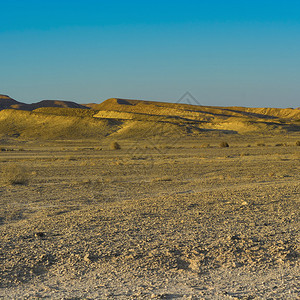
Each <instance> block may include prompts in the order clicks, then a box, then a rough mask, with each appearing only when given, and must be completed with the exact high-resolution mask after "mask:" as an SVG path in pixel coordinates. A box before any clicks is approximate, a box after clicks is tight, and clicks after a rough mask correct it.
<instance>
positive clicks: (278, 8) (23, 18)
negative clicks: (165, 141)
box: [0, 0, 300, 107]
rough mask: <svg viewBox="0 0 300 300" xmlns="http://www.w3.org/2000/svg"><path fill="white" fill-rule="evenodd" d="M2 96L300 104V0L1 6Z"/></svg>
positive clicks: (19, 1)
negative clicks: (190, 98)
mask: <svg viewBox="0 0 300 300" xmlns="http://www.w3.org/2000/svg"><path fill="white" fill-rule="evenodd" d="M0 12H1V18H0V54H1V55H0V67H1V72H0V93H2V94H8V95H10V96H11V97H13V98H15V99H16V100H19V101H24V102H35V101H39V100H42V99H63V100H70V101H76V102H81V103H88V102H98V103H99V102H101V101H102V100H105V99H107V98H110V97H119V98H131V99H145V100H160V101H171V102H176V101H177V100H178V99H179V98H180V97H181V95H182V94H183V93H185V92H186V91H189V92H191V93H192V94H193V95H194V97H195V98H197V99H198V101H199V102H200V103H201V104H203V105H225V106H229V105H243V106H273V107H298V106H300V1H298V0H294V1H290V0H286V1H284V0H283V1H277V0H261V1H258V0H252V1H250V0H249V1H248V0H223V1H221V0H219V1H217V0H215V1H214V0H205V1H204V0H202V1H201V0H198V1H188V0H186V1H176V0H173V1H156V0H152V1H130V0H127V1H114V0H111V1H101V0H99V1H93V0H85V1H81V0H80V1H76V0H73V1H71V0H70V1H66V0H51V1H50V0H44V1H41V0H26V1H25V0H9V1H8V0H0Z"/></svg>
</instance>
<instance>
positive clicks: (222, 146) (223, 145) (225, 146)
mask: <svg viewBox="0 0 300 300" xmlns="http://www.w3.org/2000/svg"><path fill="white" fill-rule="evenodd" d="M220 147H221V148H227V147H229V144H228V143H227V142H222V143H221V144H220Z"/></svg>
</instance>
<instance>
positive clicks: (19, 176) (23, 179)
mask: <svg viewBox="0 0 300 300" xmlns="http://www.w3.org/2000/svg"><path fill="white" fill-rule="evenodd" d="M2 179H3V181H4V183H8V184H27V183H28V173H27V171H26V170H25V168H24V167H22V166H18V165H14V164H13V165H8V166H5V167H4V168H3V170H2Z"/></svg>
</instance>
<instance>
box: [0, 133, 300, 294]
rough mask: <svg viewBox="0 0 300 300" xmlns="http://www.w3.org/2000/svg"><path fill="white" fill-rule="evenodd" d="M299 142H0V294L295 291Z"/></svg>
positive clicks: (223, 137)
mask: <svg viewBox="0 0 300 300" xmlns="http://www.w3.org/2000/svg"><path fill="white" fill-rule="evenodd" d="M298 140H300V138H299V133H298V132H292V133H288V134H278V135H277V134H275V135H259V134H253V135H236V134H215V135H211V134H209V133H206V134H202V136H201V137H197V138H194V137H193V138H192V137H188V136H187V137H181V138H179V139H174V138H172V139H159V138H156V139H155V138H153V139H147V138H145V139H140V140H138V141H137V142H136V141H135V142H134V141H132V140H126V139H121V140H117V142H118V143H119V145H120V146H121V149H111V147H110V144H111V142H113V141H115V139H113V138H111V139H109V137H108V138H106V139H101V140H78V139H77V140H62V141H59V140H55V141H54V140H52V141H46V140H44V141H36V140H30V139H28V140H26V139H20V138H14V137H10V138H2V140H1V145H0V146H1V150H2V151H1V152H0V167H1V170H2V176H1V185H0V201H1V206H0V228H1V231H0V236H1V237H0V241H1V242H0V261H1V263H0V270H1V272H0V298H3V299H299V274H300V267H299V199H300V197H299V193H300V188H299V180H300V175H299V174H300V172H299V170H300V163H299V162H300V151H299V150H300V147H299V146H297V145H296V142H297V141H298ZM222 142H227V143H228V145H229V147H221V146H220V144H221V143H222Z"/></svg>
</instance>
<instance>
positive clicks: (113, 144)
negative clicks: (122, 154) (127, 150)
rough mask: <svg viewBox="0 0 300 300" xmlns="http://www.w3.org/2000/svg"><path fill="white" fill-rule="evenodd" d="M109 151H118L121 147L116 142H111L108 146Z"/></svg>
mask: <svg viewBox="0 0 300 300" xmlns="http://www.w3.org/2000/svg"><path fill="white" fill-rule="evenodd" d="M110 149H111V150H120V149H121V146H120V144H119V143H118V142H113V143H111V144H110Z"/></svg>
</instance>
